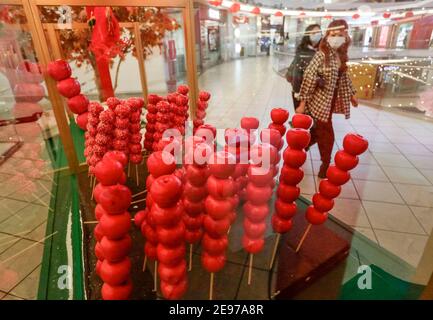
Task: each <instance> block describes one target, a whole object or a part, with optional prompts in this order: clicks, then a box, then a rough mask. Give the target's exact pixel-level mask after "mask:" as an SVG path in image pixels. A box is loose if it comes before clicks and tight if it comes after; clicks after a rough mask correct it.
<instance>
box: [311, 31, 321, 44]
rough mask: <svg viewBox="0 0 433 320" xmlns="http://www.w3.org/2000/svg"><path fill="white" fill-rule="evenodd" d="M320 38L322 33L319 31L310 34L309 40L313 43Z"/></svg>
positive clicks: (317, 41)
mask: <svg viewBox="0 0 433 320" xmlns="http://www.w3.org/2000/svg"><path fill="white" fill-rule="evenodd" d="M320 39H322V34H320V33H315V34H312V35H310V40H311V43H312V44H313V45H315V44H317V43H319V41H320Z"/></svg>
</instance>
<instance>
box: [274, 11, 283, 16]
mask: <svg viewBox="0 0 433 320" xmlns="http://www.w3.org/2000/svg"><path fill="white" fill-rule="evenodd" d="M275 16H276V17H282V16H283V13H282V12H281V11H277V12H275Z"/></svg>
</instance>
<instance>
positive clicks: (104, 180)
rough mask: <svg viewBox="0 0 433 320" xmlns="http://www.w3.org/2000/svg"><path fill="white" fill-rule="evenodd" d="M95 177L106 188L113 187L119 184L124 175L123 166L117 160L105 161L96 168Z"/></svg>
mask: <svg viewBox="0 0 433 320" xmlns="http://www.w3.org/2000/svg"><path fill="white" fill-rule="evenodd" d="M94 173H95V177H96V179H97V180H98V181H99V182H100V183H101V184H102V185H104V186H111V185H114V184H116V183H118V182H119V180H120V178H121V177H122V174H123V167H122V164H121V163H120V162H119V161H117V160H109V159H105V160H103V161H100V162H98V164H97V165H96V166H95V170H94Z"/></svg>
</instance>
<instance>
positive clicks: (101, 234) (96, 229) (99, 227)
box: [93, 224, 104, 241]
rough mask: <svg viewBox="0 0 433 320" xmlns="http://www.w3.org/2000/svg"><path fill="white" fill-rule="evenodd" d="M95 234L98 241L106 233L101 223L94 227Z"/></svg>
mask: <svg viewBox="0 0 433 320" xmlns="http://www.w3.org/2000/svg"><path fill="white" fill-rule="evenodd" d="M93 235H94V236H95V239H96V241H101V240H102V237H103V236H104V233H103V232H102V230H101V226H100V225H99V224H97V225H96V227H95V229H93Z"/></svg>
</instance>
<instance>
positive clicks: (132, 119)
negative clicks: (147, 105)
mask: <svg viewBox="0 0 433 320" xmlns="http://www.w3.org/2000/svg"><path fill="white" fill-rule="evenodd" d="M127 101H128V103H129V105H130V107H131V114H130V116H129V134H130V136H129V146H128V151H129V160H130V161H131V163H133V164H135V165H138V164H140V163H141V162H142V161H143V154H142V152H141V151H142V145H141V139H142V135H141V133H140V130H141V113H142V111H143V107H144V100H143V99H141V98H129V99H128V100H127ZM136 169H137V168H136ZM136 174H137V175H138V171H137V170H136ZM137 185H138V176H137Z"/></svg>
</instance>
